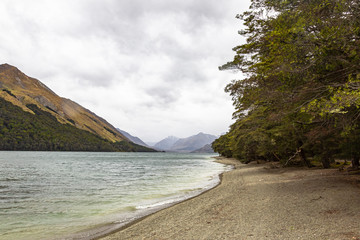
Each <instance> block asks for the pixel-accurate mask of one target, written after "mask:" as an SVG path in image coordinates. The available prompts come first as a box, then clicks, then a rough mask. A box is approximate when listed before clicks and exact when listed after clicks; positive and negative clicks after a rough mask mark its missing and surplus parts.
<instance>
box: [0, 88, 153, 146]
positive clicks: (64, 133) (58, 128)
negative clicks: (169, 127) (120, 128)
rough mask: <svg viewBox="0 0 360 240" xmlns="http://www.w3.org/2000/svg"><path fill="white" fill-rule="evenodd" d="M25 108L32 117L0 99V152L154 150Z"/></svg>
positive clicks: (29, 107) (31, 106)
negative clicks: (101, 134) (95, 132)
mask: <svg viewBox="0 0 360 240" xmlns="http://www.w3.org/2000/svg"><path fill="white" fill-rule="evenodd" d="M7 94H9V95H10V94H11V92H10V93H7ZM27 108H28V109H31V110H32V112H34V113H35V114H32V113H30V112H26V111H23V110H22V109H21V108H20V107H18V106H15V105H13V104H12V103H10V102H9V101H6V100H5V99H3V98H1V97H0V150H27V151H30V150H31V151H127V152H129V151H130V152H132V151H154V150H152V149H149V148H145V147H142V146H139V145H136V144H134V143H131V142H128V141H117V142H111V141H109V140H106V139H104V138H101V137H100V136H98V135H95V134H93V133H90V132H88V131H85V130H81V129H78V128H76V127H74V126H73V125H71V124H61V123H60V122H59V121H58V120H57V118H56V117H54V116H53V115H52V114H50V113H49V112H47V111H43V110H41V109H40V108H39V107H37V106H36V105H35V104H28V105H27Z"/></svg>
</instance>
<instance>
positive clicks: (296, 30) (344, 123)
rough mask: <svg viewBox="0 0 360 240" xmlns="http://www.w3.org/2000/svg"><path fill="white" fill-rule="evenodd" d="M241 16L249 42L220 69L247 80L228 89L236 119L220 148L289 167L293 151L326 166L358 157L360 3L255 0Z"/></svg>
mask: <svg viewBox="0 0 360 240" xmlns="http://www.w3.org/2000/svg"><path fill="white" fill-rule="evenodd" d="M238 18H239V19H241V20H243V21H244V25H245V26H246V29H245V30H243V31H240V32H239V33H240V35H242V36H244V37H246V38H247V42H246V43H245V44H243V45H240V46H237V47H235V48H234V51H235V52H236V55H235V57H234V59H233V61H231V62H228V63H227V64H225V65H223V66H221V67H220V69H221V70H229V69H230V70H234V69H235V70H239V71H241V72H243V73H244V74H245V75H246V77H245V78H244V79H241V80H237V81H233V82H231V83H230V84H229V85H228V86H227V87H226V89H225V91H226V92H228V93H229V94H230V95H231V96H232V99H233V101H234V105H235V107H236V112H235V113H234V118H235V119H236V122H235V123H234V124H233V125H232V126H231V128H230V131H229V133H227V134H226V135H225V136H222V137H221V138H220V139H219V140H217V142H215V146H214V149H215V150H216V151H218V152H220V153H221V154H223V155H225V156H232V157H236V158H239V159H243V160H244V161H252V160H256V159H259V158H262V159H267V160H279V161H282V162H288V159H290V158H292V156H294V154H295V155H296V154H299V155H301V158H302V159H303V160H304V161H307V160H306V156H305V152H306V153H307V155H308V156H311V157H319V158H320V159H321V161H322V162H323V165H324V166H327V165H328V164H327V163H328V161H330V160H331V159H332V158H333V157H334V156H341V157H343V158H349V159H350V158H354V157H357V156H358V155H359V153H360V148H359V147H358V145H356V144H358V140H357V138H358V137H357V136H358V134H357V133H358V132H359V123H360V122H359V121H360V120H359V116H360V111H359V106H360V3H359V2H358V1H353V0H314V1H280V0H252V5H251V8H250V11H248V12H245V13H243V14H241V15H238ZM354 134H356V137H354ZM343 143H347V144H345V145H347V146H348V145H349V144H350V145H352V146H353V147H352V148H351V149H353V150H351V151H349V150H346V149H345V145H344V144H343ZM354 149H356V150H354Z"/></svg>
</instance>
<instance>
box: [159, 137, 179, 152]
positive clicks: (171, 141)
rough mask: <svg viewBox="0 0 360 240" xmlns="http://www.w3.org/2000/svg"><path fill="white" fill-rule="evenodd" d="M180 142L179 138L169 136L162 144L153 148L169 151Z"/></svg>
mask: <svg viewBox="0 0 360 240" xmlns="http://www.w3.org/2000/svg"><path fill="white" fill-rule="evenodd" d="M178 140H179V138H177V137H174V136H169V137H167V138H165V139H163V140H161V141H160V142H158V143H156V144H155V145H154V146H153V147H154V148H155V149H159V150H169V149H171V147H172V146H173V145H174V144H175V143H176V142H177V141H178Z"/></svg>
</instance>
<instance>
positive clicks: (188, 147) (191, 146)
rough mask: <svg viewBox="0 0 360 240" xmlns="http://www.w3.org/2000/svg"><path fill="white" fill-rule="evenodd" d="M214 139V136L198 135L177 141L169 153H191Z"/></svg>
mask: <svg viewBox="0 0 360 240" xmlns="http://www.w3.org/2000/svg"><path fill="white" fill-rule="evenodd" d="M215 139H217V137H216V136H214V135H210V134H205V133H199V134H197V135H194V136H191V137H188V138H182V139H179V140H178V141H176V143H174V145H172V147H171V151H175V152H192V151H195V150H197V149H199V148H202V147H204V146H205V145H206V144H210V143H212V142H213V141H215Z"/></svg>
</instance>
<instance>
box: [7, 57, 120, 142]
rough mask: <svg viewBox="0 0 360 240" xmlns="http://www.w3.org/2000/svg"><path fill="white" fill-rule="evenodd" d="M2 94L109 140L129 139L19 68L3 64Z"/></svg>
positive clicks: (24, 109)
mask: <svg viewBox="0 0 360 240" xmlns="http://www.w3.org/2000/svg"><path fill="white" fill-rule="evenodd" d="M0 90H1V91H0V97H1V98H3V99H5V100H7V101H9V102H11V103H12V104H14V105H16V106H19V107H20V108H21V109H22V110H23V111H26V112H30V113H33V110H31V109H30V108H28V107H27V106H26V105H28V104H34V105H36V106H37V107H38V108H40V109H41V110H43V111H45V112H49V113H50V114H51V115H53V116H54V117H55V118H56V119H57V120H58V121H59V122H60V123H63V124H66V123H67V124H70V125H73V126H75V127H77V128H79V129H82V130H86V131H88V132H91V133H94V134H96V135H99V136H101V137H102V138H105V139H107V140H109V141H112V142H115V141H122V140H126V137H124V136H123V135H122V134H121V133H119V132H118V131H117V130H116V129H115V128H114V127H113V126H112V125H111V124H109V123H108V122H106V121H105V120H104V119H102V118H101V117H99V116H97V115H96V114H95V113H93V112H91V111H89V110H88V109H86V108H84V107H82V106H80V105H79V104H77V103H76V102H73V101H71V100H69V99H66V98H62V97H59V96H58V95H57V94H56V93H54V92H53V91H52V90H50V89H49V88H48V87H47V86H45V85H44V84H43V83H42V82H40V81H39V80H37V79H35V78H31V77H28V76H26V75H25V74H24V73H22V72H21V71H20V70H19V69H17V68H16V67H13V66H11V65H8V64H3V65H0Z"/></svg>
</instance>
